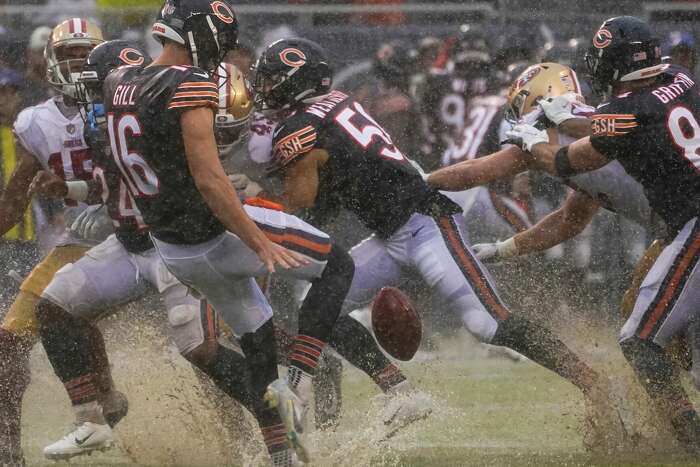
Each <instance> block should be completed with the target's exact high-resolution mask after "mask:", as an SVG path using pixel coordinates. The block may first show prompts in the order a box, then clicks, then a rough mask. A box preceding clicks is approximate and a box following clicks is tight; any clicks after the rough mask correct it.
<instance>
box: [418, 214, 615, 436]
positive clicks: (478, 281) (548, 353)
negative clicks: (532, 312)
mask: <svg viewBox="0 0 700 467" xmlns="http://www.w3.org/2000/svg"><path fill="white" fill-rule="evenodd" d="M422 223H423V224H424V225H422V228H420V230H419V231H418V233H417V235H416V237H415V238H414V242H415V243H414V245H415V246H414V248H413V252H412V256H413V258H414V264H415V265H416V267H417V269H418V270H419V271H420V272H421V274H422V275H423V277H424V278H425V280H426V282H427V283H428V285H430V286H432V287H434V288H436V290H437V291H438V292H439V293H440V294H441V295H442V296H443V297H444V298H445V299H447V301H448V302H449V303H452V304H453V307H454V309H455V311H456V312H458V313H460V315H461V317H462V321H463V322H464V325H465V327H466V328H467V329H468V330H469V331H470V332H471V333H472V334H474V335H475V336H477V337H478V338H479V339H481V340H482V341H483V342H486V343H489V344H493V345H500V346H505V347H508V348H511V349H513V350H515V351H516V352H519V353H521V354H523V355H525V356H526V357H528V358H530V359H531V360H533V361H534V362H536V363H538V364H540V365H542V366H543V367H545V368H547V369H549V370H551V371H553V372H555V373H557V374H558V375H560V376H562V377H563V378H565V379H567V380H568V381H570V382H571V383H573V384H574V385H576V386H577V387H578V388H579V389H581V390H582V391H583V393H584V396H585V397H586V400H587V401H593V400H594V399H595V401H600V402H597V403H596V404H594V403H592V402H591V404H589V405H591V406H594V405H595V406H598V407H600V406H602V407H603V409H601V410H600V411H598V413H599V414H600V415H601V416H602V415H603V413H602V412H606V413H605V414H604V415H605V417H604V418H605V419H606V421H605V428H604V430H606V431H614V432H613V433H612V435H613V436H614V438H615V439H614V440H611V442H612V443H614V444H618V443H619V439H620V438H621V437H622V436H624V431H623V429H622V427H621V426H620V424H619V419H618V418H617V417H616V412H615V411H614V410H613V408H612V406H611V404H610V403H609V390H608V384H607V381H606V380H605V378H602V377H601V376H600V375H598V374H597V373H596V372H595V371H594V370H593V369H591V368H590V367H589V366H588V365H587V364H586V363H584V362H583V361H582V360H581V359H580V358H579V357H578V356H577V355H575V354H574V353H573V352H572V351H571V350H570V349H569V348H568V347H567V346H566V345H565V344H564V343H563V342H562V341H561V340H560V339H559V338H557V337H556V336H555V335H554V334H553V333H552V332H551V331H549V330H548V329H546V328H544V327H542V326H539V325H537V324H534V323H532V322H530V321H529V320H527V319H526V318H523V317H520V316H516V315H512V314H511V313H510V311H509V310H508V309H507V308H506V306H505V305H504V304H503V302H502V301H501V299H500V297H499V296H498V294H497V292H496V289H495V287H494V285H493V283H492V281H491V279H490V277H489V275H488V273H487V272H486V270H485V269H484V267H483V266H482V265H481V263H480V262H479V261H478V260H477V259H476V257H475V256H474V255H473V253H472V251H471V250H470V248H469V247H468V246H467V244H466V242H465V240H464V238H465V237H464V235H463V231H464V226H463V219H462V218H461V216H449V217H442V218H439V219H431V218H428V217H423V221H422ZM601 394H603V395H604V397H603V396H600V395H601ZM606 401H607V402H606ZM601 418H602V417H601ZM600 423H603V421H601V422H600ZM597 431H599V432H602V431H603V428H602V427H601V429H600V430H597ZM602 436H603V435H601V436H600V437H602Z"/></svg>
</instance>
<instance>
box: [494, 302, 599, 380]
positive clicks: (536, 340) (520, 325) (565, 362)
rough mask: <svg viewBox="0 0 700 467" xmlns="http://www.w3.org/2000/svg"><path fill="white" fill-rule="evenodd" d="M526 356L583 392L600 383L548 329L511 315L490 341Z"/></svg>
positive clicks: (593, 372) (597, 377)
mask: <svg viewBox="0 0 700 467" xmlns="http://www.w3.org/2000/svg"><path fill="white" fill-rule="evenodd" d="M490 343H491V344H492V345H501V346H503V347H508V348H510V349H513V350H515V351H516V352H519V353H521V354H523V355H525V356H526V357H527V358H529V359H530V360H532V361H534V362H536V363H538V364H540V365H542V366H543V367H545V368H547V369H548V370H551V371H553V372H555V373H556V374H558V375H559V376H562V377H563V378H566V379H567V380H569V381H570V382H571V383H573V384H574V385H576V386H577V387H578V388H579V389H581V390H582V391H583V392H588V391H589V390H591V389H592V388H593V387H594V385H595V384H596V383H597V382H598V381H599V378H600V377H599V376H598V374H597V373H596V372H595V371H593V369H591V368H590V367H589V366H588V365H587V364H586V363H584V362H583V361H582V360H581V359H580V358H579V357H578V356H577V355H576V354H574V353H573V352H572V351H571V350H570V349H569V348H568V347H567V346H566V345H565V344H564V343H563V342H562V341H561V340H559V339H558V338H557V337H556V336H555V335H554V334H552V332H551V331H550V330H549V329H546V328H543V327H542V326H539V325H537V324H535V323H532V322H530V321H528V320H527V319H525V318H522V317H519V316H516V315H510V316H509V317H508V319H506V320H504V321H501V322H500V323H499V324H498V330H497V331H496V335H495V336H494V337H493V339H492V340H491V342H490Z"/></svg>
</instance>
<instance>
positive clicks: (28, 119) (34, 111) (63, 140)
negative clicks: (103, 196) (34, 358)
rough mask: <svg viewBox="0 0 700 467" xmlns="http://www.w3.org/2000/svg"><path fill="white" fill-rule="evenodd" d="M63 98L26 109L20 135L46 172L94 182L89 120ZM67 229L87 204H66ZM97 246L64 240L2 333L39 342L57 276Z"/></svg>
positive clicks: (29, 283)
mask: <svg viewBox="0 0 700 467" xmlns="http://www.w3.org/2000/svg"><path fill="white" fill-rule="evenodd" d="M57 99H58V98H55V97H54V98H51V99H48V100H47V101H45V102H43V103H41V104H39V105H36V106H33V107H28V108H26V109H24V110H23V111H22V112H20V114H19V115H18V116H17V120H16V121H15V124H14V128H13V130H14V134H15V136H16V137H17V139H18V141H19V143H20V144H21V145H22V146H23V147H24V149H26V150H27V152H29V153H30V154H32V155H33V156H34V157H35V158H36V159H37V161H38V162H39V164H41V167H42V169H43V170H48V171H51V172H53V173H54V174H55V175H57V176H59V177H61V178H62V179H64V180H89V179H91V178H92V170H93V166H92V160H91V155H90V152H89V150H88V147H87V144H86V143H85V140H84V138H83V119H82V118H81V117H80V114H79V113H78V112H76V113H75V115H74V116H73V117H72V118H68V117H66V116H65V115H63V113H62V112H61V111H60V110H59V108H58V106H57ZM66 204H67V206H66V210H65V212H64V215H65V217H66V219H67V225H70V223H71V222H72V220H73V219H75V218H76V217H77V216H78V214H80V213H81V212H82V211H83V210H84V209H85V208H86V207H87V205H85V204H84V203H75V202H69V201H66ZM95 243H96V242H91V241H87V240H84V239H82V238H80V237H78V236H77V235H75V234H74V233H73V232H71V231H70V230H69V229H66V230H65V231H64V233H63V234H62V235H61V236H60V238H59V239H58V242H57V246H56V247H55V248H54V249H53V250H52V251H51V252H50V253H49V254H48V255H47V256H46V257H45V258H44V259H43V260H42V261H41V262H40V263H39V264H38V265H36V266H35V267H34V269H33V270H32V272H31V273H30V274H29V276H27V278H26V279H25V280H24V282H23V283H22V285H21V287H20V294H19V295H18V296H17V299H16V300H15V302H14V303H13V304H12V306H11V307H10V310H9V311H8V312H7V314H6V315H5V318H4V319H3V322H2V329H4V330H6V331H8V332H11V333H13V334H15V335H19V336H26V337H31V336H36V334H37V327H36V319H35V314H34V313H35V311H34V309H35V306H36V303H37V301H38V300H39V297H40V296H41V294H42V292H43V291H44V288H46V286H47V285H48V284H49V282H50V281H51V279H52V278H53V276H54V274H55V273H56V271H58V270H59V269H60V268H62V267H63V266H64V265H66V264H67V263H70V262H73V261H76V260H77V259H79V258H80V257H81V256H83V254H84V253H85V252H86V251H87V250H88V249H89V248H90V247H92V246H93V245H95Z"/></svg>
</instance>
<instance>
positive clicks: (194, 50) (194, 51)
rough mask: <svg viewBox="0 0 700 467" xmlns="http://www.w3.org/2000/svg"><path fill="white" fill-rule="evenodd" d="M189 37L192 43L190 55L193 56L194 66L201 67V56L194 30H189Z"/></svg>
mask: <svg viewBox="0 0 700 467" xmlns="http://www.w3.org/2000/svg"><path fill="white" fill-rule="evenodd" d="M187 38H188V39H189V43H190V55H191V56H192V66H194V67H197V68H199V57H198V55H197V45H196V44H195V43H194V34H192V31H188V32H187Z"/></svg>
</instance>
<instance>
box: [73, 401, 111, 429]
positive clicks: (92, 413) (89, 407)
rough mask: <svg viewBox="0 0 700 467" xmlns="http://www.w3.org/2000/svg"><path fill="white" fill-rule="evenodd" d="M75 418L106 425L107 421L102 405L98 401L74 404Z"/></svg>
mask: <svg viewBox="0 0 700 467" xmlns="http://www.w3.org/2000/svg"><path fill="white" fill-rule="evenodd" d="M73 411H74V412H75V420H76V421H77V422H78V423H83V422H90V423H96V424H98V425H106V424H107V421H106V420H105V418H104V415H103V414H102V406H101V405H100V404H99V403H98V402H97V401H96V400H93V401H91V402H85V403H82V404H77V405H73Z"/></svg>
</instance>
